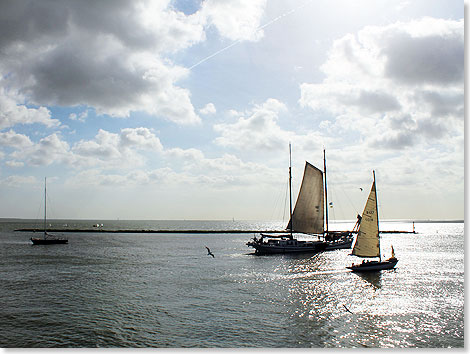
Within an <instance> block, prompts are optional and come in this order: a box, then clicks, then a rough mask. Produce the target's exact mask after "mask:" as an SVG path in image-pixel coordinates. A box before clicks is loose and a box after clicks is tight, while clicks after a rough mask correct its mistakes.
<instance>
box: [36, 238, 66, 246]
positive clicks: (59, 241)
mask: <svg viewBox="0 0 470 354" xmlns="http://www.w3.org/2000/svg"><path fill="white" fill-rule="evenodd" d="M31 242H32V243H33V245H55V244H64V243H68V242H69V240H67V239H63V238H34V237H31Z"/></svg>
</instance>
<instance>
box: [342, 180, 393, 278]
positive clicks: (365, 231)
mask: <svg viewBox="0 0 470 354" xmlns="http://www.w3.org/2000/svg"><path fill="white" fill-rule="evenodd" d="M373 174H374V182H373V183H372V188H371V190H370V194H369V197H368V199H367V202H366V205H365V207H364V212H363V213H362V221H361V224H360V226H359V231H358V233H357V237H356V242H355V243H354V247H353V250H352V255H354V256H357V257H362V258H371V257H372V258H375V257H378V258H379V260H378V261H376V260H373V261H365V260H363V261H362V263H359V264H354V263H353V264H352V265H351V266H349V267H346V268H348V269H351V270H352V271H353V272H370V271H379V270H386V269H392V268H394V267H395V266H396V264H397V263H398V259H397V258H396V257H395V252H394V250H393V246H392V256H391V257H390V258H389V259H387V260H384V261H382V256H381V253H380V234H379V214H378V207H377V192H376V188H375V171H374V172H373Z"/></svg>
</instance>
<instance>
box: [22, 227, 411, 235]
mask: <svg viewBox="0 0 470 354" xmlns="http://www.w3.org/2000/svg"><path fill="white" fill-rule="evenodd" d="M15 231H18V232H44V229H36V228H34V229H32V228H24V229H16V230H15ZM47 231H48V232H62V233H63V232H81V233H83V232H85V233H95V232H100V233H133V234H136V233H141V234H142V233H143V234H253V233H276V234H277V233H285V234H287V233H289V232H288V231H286V230H165V229H162V230H139V229H136V230H134V229H118V230H114V229H103V228H93V229H71V228H66V229H63V228H62V229H59V228H57V229H48V230H47ZM350 232H351V233H357V232H356V231H350ZM380 233H381V234H413V233H416V232H414V231H397V230H388V231H380Z"/></svg>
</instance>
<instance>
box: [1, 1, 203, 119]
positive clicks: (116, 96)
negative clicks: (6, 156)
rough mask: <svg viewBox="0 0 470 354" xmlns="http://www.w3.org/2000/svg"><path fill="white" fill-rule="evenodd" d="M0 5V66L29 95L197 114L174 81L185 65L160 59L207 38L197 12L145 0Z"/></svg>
mask: <svg viewBox="0 0 470 354" xmlns="http://www.w3.org/2000/svg"><path fill="white" fill-rule="evenodd" d="M0 13H1V15H0V23H1V24H0V30H1V31H2V38H1V40H0V53H1V54H0V73H1V74H2V75H3V77H4V80H6V81H7V83H8V87H11V88H12V89H14V90H17V91H18V92H20V93H21V94H22V95H24V97H26V98H27V101H28V102H30V103H34V104H35V105H39V106H41V105H62V106H67V105H68V106H76V105H85V106H88V107H93V108H95V109H96V111H97V112H98V113H99V114H109V115H111V116H120V117H127V116H129V115H130V113H131V112H135V111H143V112H147V113H150V114H153V115H156V116H159V117H161V118H163V119H166V120H169V121H172V122H176V123H177V124H195V123H199V122H200V118H199V117H198V116H197V114H196V113H195V112H194V108H193V106H192V104H191V100H190V93H189V91H188V90H186V89H183V88H181V87H179V86H178V81H179V80H181V79H182V78H184V77H185V76H186V75H187V73H188V71H187V70H186V69H184V68H182V67H179V66H177V65H174V64H173V63H172V62H171V61H169V60H167V59H165V56H166V55H167V54H169V53H173V52H175V51H178V50H181V49H185V48H187V47H188V46H191V45H192V44H194V43H197V42H199V41H201V40H203V39H204V36H205V34H204V28H203V25H202V22H203V21H202V20H201V17H200V16H199V15H198V16H196V15H191V16H186V15H184V14H183V13H181V12H178V11H176V10H174V9H173V8H172V7H171V6H169V2H168V1H150V0H149V1H139V2H126V1H121V2H112V3H111V2H109V3H108V2H93V3H90V4H86V6H84V4H83V3H77V2H74V1H63V2H60V3H56V2H53V1H43V2H40V3H37V2H34V1H25V2H21V3H19V2H17V1H4V2H2V4H1V5H0ZM0 96H5V93H3V94H2V95H0ZM0 99H1V98H0ZM40 113H42V114H43V115H44V114H45V113H46V112H40ZM25 119H26V118H25V117H22V118H21V119H20V120H19V122H22V121H24V120H25ZM43 120H44V118H43ZM49 123H50V122H49ZM9 126H11V124H10V125H9Z"/></svg>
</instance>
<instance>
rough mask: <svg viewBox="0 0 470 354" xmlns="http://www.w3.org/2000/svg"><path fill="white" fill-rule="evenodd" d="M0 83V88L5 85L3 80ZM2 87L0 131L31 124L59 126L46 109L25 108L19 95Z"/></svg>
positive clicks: (0, 95)
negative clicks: (18, 125) (17, 125)
mask: <svg viewBox="0 0 470 354" xmlns="http://www.w3.org/2000/svg"><path fill="white" fill-rule="evenodd" d="M0 67H1V64H0ZM0 83H1V84H2V86H6V85H7V83H6V80H5V79H3V80H0ZM2 86H0V129H5V128H10V127H13V126H15V125H16V124H33V123H39V124H42V125H45V126H47V127H57V126H59V124H60V123H59V121H58V120H57V119H52V118H51V113H50V111H49V110H48V109H47V108H46V107H38V108H32V107H27V106H26V105H24V97H23V96H22V95H21V94H20V93H18V92H17V91H15V90H12V89H6V88H5V87H2Z"/></svg>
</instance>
